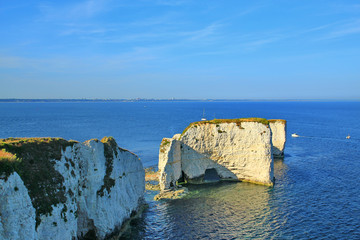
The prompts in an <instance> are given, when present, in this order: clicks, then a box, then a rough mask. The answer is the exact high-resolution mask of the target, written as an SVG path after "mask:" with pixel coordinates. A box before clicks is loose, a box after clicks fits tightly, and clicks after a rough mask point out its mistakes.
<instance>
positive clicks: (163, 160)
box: [159, 135, 181, 190]
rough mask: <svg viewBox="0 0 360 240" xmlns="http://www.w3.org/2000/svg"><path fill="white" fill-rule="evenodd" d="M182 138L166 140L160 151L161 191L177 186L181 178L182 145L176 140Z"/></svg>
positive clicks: (162, 142)
mask: <svg viewBox="0 0 360 240" xmlns="http://www.w3.org/2000/svg"><path fill="white" fill-rule="evenodd" d="M179 137H180V136H176V135H175V136H174V137H173V138H164V139H163V140H162V141H161V145H160V150H159V172H160V176H159V178H160V181H159V185H160V190H164V189H168V188H170V187H171V186H175V185H176V181H177V180H178V179H179V178H180V177H181V159H180V158H181V149H180V147H181V143H180V142H179V141H178V140H176V139H179Z"/></svg>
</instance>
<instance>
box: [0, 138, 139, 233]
mask: <svg viewBox="0 0 360 240" xmlns="http://www.w3.org/2000/svg"><path fill="white" fill-rule="evenodd" d="M0 153H1V154H0V239H74V238H75V239H76V238H79V239H82V238H92V239H95V238H97V239H104V238H107V237H109V236H111V235H113V234H116V233H118V232H119V230H120V228H121V226H122V224H123V223H124V222H125V220H126V219H128V218H129V217H130V216H131V214H132V213H133V212H136V211H137V210H138V207H139V206H140V204H141V202H142V199H143V194H144V188H145V181H144V178H145V173H144V170H143V166H142V164H141V161H140V160H139V158H138V157H137V156H136V155H134V154H133V153H131V152H129V151H127V150H125V149H122V148H120V147H118V146H117V144H116V142H115V140H114V139H113V138H104V139H102V140H101V141H99V140H96V139H95V140H90V141H86V142H84V143H78V142H75V141H66V140H64V139H55V138H35V139H26V138H25V139H17V138H11V139H0Z"/></svg>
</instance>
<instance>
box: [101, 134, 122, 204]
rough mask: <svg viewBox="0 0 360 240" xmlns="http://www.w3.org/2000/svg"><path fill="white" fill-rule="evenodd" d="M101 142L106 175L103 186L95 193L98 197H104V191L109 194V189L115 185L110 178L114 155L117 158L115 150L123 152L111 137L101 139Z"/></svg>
mask: <svg viewBox="0 0 360 240" xmlns="http://www.w3.org/2000/svg"><path fill="white" fill-rule="evenodd" d="M101 142H102V143H103V144H104V155H105V158H106V162H105V165H106V173H105V176H104V184H103V185H102V186H101V188H100V190H98V191H97V194H98V195H99V196H100V197H103V196H104V190H105V189H106V191H107V192H108V193H110V192H111V188H112V187H113V186H114V185H115V179H113V178H111V177H110V175H111V173H112V170H113V167H114V165H113V164H114V155H115V156H116V157H117V156H118V152H117V150H120V151H123V150H122V149H121V148H119V147H118V145H117V144H116V141H115V139H114V138H113V137H104V138H103V139H101Z"/></svg>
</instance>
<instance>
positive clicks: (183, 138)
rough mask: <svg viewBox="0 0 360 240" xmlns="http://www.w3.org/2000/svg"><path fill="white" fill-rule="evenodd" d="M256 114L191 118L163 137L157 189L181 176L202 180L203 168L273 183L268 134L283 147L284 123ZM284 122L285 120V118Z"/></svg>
mask: <svg viewBox="0 0 360 240" xmlns="http://www.w3.org/2000/svg"><path fill="white" fill-rule="evenodd" d="M284 122H285V121H284V120H275V121H273V122H272V123H273V126H274V131H276V132H275V135H276V136H275V137H274V138H273V134H272V129H271V128H270V126H269V121H267V120H266V119H260V118H249V119H222V120H212V121H203V122H195V123H192V124H190V125H189V127H187V128H186V129H185V130H184V132H183V133H182V134H181V135H179V134H176V135H175V136H174V137H173V138H171V139H170V138H164V139H163V141H162V143H161V146H160V152H159V170H160V183H159V184H160V189H161V191H166V190H168V189H170V187H171V185H174V184H175V183H176V181H178V180H179V179H180V178H181V177H184V178H185V180H186V181H188V182H190V183H203V182H204V175H205V172H206V170H208V169H215V170H216V172H217V174H218V176H219V177H220V179H222V180H227V179H228V180H240V181H247V182H253V183H257V184H263V185H268V186H273V184H274V162H273V154H272V149H273V145H272V138H273V139H274V141H275V142H276V146H277V147H279V149H281V151H283V149H284V144H285V140H286V139H285V138H284V137H283V135H284V134H285V130H286V124H283V123H284ZM285 123H286V122H285Z"/></svg>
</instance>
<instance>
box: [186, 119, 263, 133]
mask: <svg viewBox="0 0 360 240" xmlns="http://www.w3.org/2000/svg"><path fill="white" fill-rule="evenodd" d="M243 122H257V123H262V124H264V125H266V126H269V121H268V120H267V119H265V118H235V119H213V120H208V121H198V122H193V123H190V125H189V126H187V127H186V128H185V130H184V131H183V132H182V133H181V136H183V135H184V134H185V133H186V131H187V130H189V129H190V128H191V127H197V126H200V125H204V124H217V125H218V124H221V123H235V124H236V125H237V126H238V127H239V128H242V127H241V123H243Z"/></svg>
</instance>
